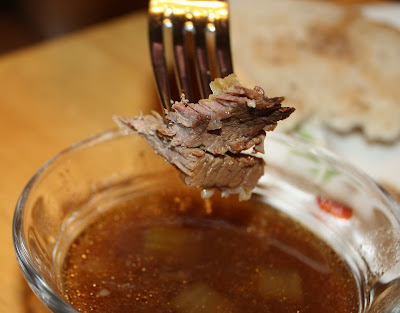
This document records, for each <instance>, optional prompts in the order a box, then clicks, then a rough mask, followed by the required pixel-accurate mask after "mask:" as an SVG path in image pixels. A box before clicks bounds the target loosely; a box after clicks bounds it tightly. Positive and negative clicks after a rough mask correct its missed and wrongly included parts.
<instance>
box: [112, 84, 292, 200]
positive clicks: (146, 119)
mask: <svg viewBox="0 0 400 313" xmlns="http://www.w3.org/2000/svg"><path fill="white" fill-rule="evenodd" d="M221 81H222V82H223V81H224V80H221ZM283 100H284V98H283V97H277V98H268V97H267V96H266V95H265V94H264V91H263V90H262V89H261V88H259V87H255V88H254V89H253V90H252V89H248V88H245V87H242V86H240V85H233V86H228V87H227V88H225V89H223V90H222V91H219V92H217V93H214V94H213V95H211V96H210V98H209V99H203V100H200V101H199V102H198V103H188V101H187V100H185V99H182V101H180V102H175V103H174V104H173V105H172V109H171V111H170V112H168V114H167V115H166V120H167V124H166V123H165V122H164V120H163V118H162V117H161V116H160V115H158V114H157V113H153V115H147V116H141V117H133V118H123V117H116V121H117V123H118V124H119V125H120V126H121V127H122V128H124V129H127V130H129V131H134V132H137V133H139V134H140V135H141V136H143V137H144V138H145V139H146V140H147V141H148V142H149V144H150V145H151V146H152V147H153V149H154V150H155V151H156V152H157V153H158V154H160V155H162V156H163V157H164V159H165V160H166V161H167V162H169V163H171V164H173V165H174V166H175V167H176V168H177V169H178V170H179V171H180V174H181V178H182V179H183V181H184V182H185V183H186V184H187V185H190V186H194V187H197V188H202V189H213V188H218V189H220V190H222V191H223V193H225V194H229V193H238V194H239V198H241V199H246V198H248V197H249V196H250V194H251V190H252V189H253V188H254V187H255V186H256V184H257V181H258V180H259V178H260V177H261V176H262V174H263V172H264V161H263V160H262V159H261V158H258V157H256V156H254V155H250V154H243V153H241V152H242V151H244V150H247V149H250V148H253V152H261V153H263V152H264V138H265V132H266V131H271V130H273V129H274V128H275V127H276V125H277V122H278V121H279V120H283V119H285V118H287V117H288V116H289V115H290V114H291V113H292V112H293V111H294V108H290V107H282V106H281V102H282V101H283Z"/></svg>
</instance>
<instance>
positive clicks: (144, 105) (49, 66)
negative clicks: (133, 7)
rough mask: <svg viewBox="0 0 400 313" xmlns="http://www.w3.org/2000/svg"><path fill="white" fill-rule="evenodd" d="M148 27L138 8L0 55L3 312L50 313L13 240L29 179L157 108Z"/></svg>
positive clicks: (0, 280) (0, 287) (0, 278)
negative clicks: (127, 118)
mask: <svg viewBox="0 0 400 313" xmlns="http://www.w3.org/2000/svg"><path fill="white" fill-rule="evenodd" d="M341 2H343V1H341ZM357 2H359V1H357ZM145 29H146V18H145V14H144V13H137V14H135V15H130V16H127V17H124V18H120V19H118V20H116V21H114V22H111V23H106V24H102V25H100V26H96V27H94V28H92V29H89V30H85V31H82V32H79V33H76V34H73V35H69V36H66V37H63V38H61V39H57V40H54V41H51V42H48V43H45V44H41V45H38V46H36V47H32V48H29V49H25V50H22V51H19V52H16V53H13V54H9V55H6V56H3V57H1V58H0V143H1V152H0V175H1V179H0V246H1V250H0V265H1V266H0V312H8V313H28V312H29V313H44V312H49V311H48V310H47V309H45V308H44V306H43V305H42V304H41V303H40V301H39V300H37V299H36V297H35V296H34V295H33V293H32V292H31V291H30V289H29V287H28V286H27V284H26V283H25V281H24V279H23V277H22V274H21V273H20V270H19V268H18V265H17V262H16V258H15V255H14V249H13V244H12V237H11V225H12V217H13V212H14V207H15V204H16V202H17V199H18V196H19V194H20V193H21V191H22V189H23V187H24V186H25V184H26V183H27V181H28V180H29V178H30V177H31V176H32V175H33V174H34V173H35V171H36V170H37V169H38V168H39V167H40V166H41V165H42V164H43V163H44V162H45V161H46V160H48V159H49V158H50V157H51V156H53V155H54V154H56V153H57V152H59V151H60V150H61V149H63V148H64V147H66V146H69V145H70V144H72V143H74V142H76V141H78V140H80V139H82V138H84V137H87V136H89V135H91V134H94V133H98V132H101V131H103V130H106V129H110V128H112V127H114V126H115V125H114V123H113V121H112V119H111V116H112V114H114V113H116V114H122V115H133V114H138V113H139V112H141V111H142V112H144V113H147V112H149V111H150V110H153V109H156V110H159V104H158V98H157V95H156V90H155V86H154V80H153V77H152V69H151V66H150V61H149V55H148V44H147V36H146V32H145Z"/></svg>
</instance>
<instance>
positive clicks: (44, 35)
mask: <svg viewBox="0 0 400 313" xmlns="http://www.w3.org/2000/svg"><path fill="white" fill-rule="evenodd" d="M147 3H148V0H0V54H4V53H7V52H10V51H13V50H15V49H18V48H22V47H26V46H29V45H32V44H35V43H38V42H41V41H44V40H47V39H51V38H54V37H57V36H60V35H63V34H66V33H69V32H72V31H76V30H78V29H81V28H84V27H87V26H90V25H93V24H96V23H99V22H103V21H106V20H108V19H112V18H115V17H117V16H120V15H124V14H127V13H130V12H133V11H135V10H140V9H146V8H147Z"/></svg>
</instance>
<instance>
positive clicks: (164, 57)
mask: <svg viewBox="0 0 400 313" xmlns="http://www.w3.org/2000/svg"><path fill="white" fill-rule="evenodd" d="M149 16H150V18H149V40H150V53H151V60H152V64H153V69H154V74H155V77H156V81H157V87H158V91H159V95H160V98H161V103H162V107H163V109H164V112H165V113H166V112H168V111H169V110H170V108H171V90H170V86H171V84H170V81H169V80H170V79H169V71H168V56H169V58H170V59H172V63H173V67H174V71H175V75H176V82H177V87H178V91H179V94H184V95H185V97H186V99H188V100H189V101H191V102H193V101H195V100H196V99H194V94H195V93H194V89H195V88H197V89H198V91H199V94H200V97H201V98H207V97H208V96H209V94H210V93H211V90H210V87H209V83H210V82H211V80H212V79H215V78H217V77H225V76H227V75H229V74H231V73H232V72H233V67H232V57H231V50H230V40H229V10H228V3H227V1H226V0H222V1H219V0H204V1H195V0H151V1H150V5H149ZM168 37H169V39H170V41H171V42H172V44H170V45H168V44H167V41H168ZM171 50H173V51H171ZM191 65H192V66H191ZM193 68H194V69H195V74H196V75H193V73H192V71H191V69H193ZM193 76H195V77H196V78H197V84H196V83H193V79H192V78H193ZM197 100H198V99H197Z"/></svg>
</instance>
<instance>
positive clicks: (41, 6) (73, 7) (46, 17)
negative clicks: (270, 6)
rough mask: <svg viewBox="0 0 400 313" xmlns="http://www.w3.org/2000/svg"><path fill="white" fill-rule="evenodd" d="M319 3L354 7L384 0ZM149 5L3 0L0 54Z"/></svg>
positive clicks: (136, 0)
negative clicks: (337, 3) (335, 3)
mask: <svg viewBox="0 0 400 313" xmlns="http://www.w3.org/2000/svg"><path fill="white" fill-rule="evenodd" d="M277 1H279V0H277ZM320 1H332V2H339V3H342V4H350V5H351V4H358V3H366V2H380V1H382V0H320ZM147 3H148V0H0V55H1V54H4V53H7V52H11V51H13V50H15V49H19V48H22V47H26V46H29V45H32V44H35V43H38V42H41V41H44V40H47V39H51V38H54V37H57V36H60V35H63V34H66V33H69V32H71V31H76V30H78V29H81V28H84V27H87V26H90V25H93V24H96V23H100V22H103V21H106V20H109V19H112V18H115V17H118V16H121V15H124V14H128V13H131V12H133V11H135V10H141V9H146V8H147Z"/></svg>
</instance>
